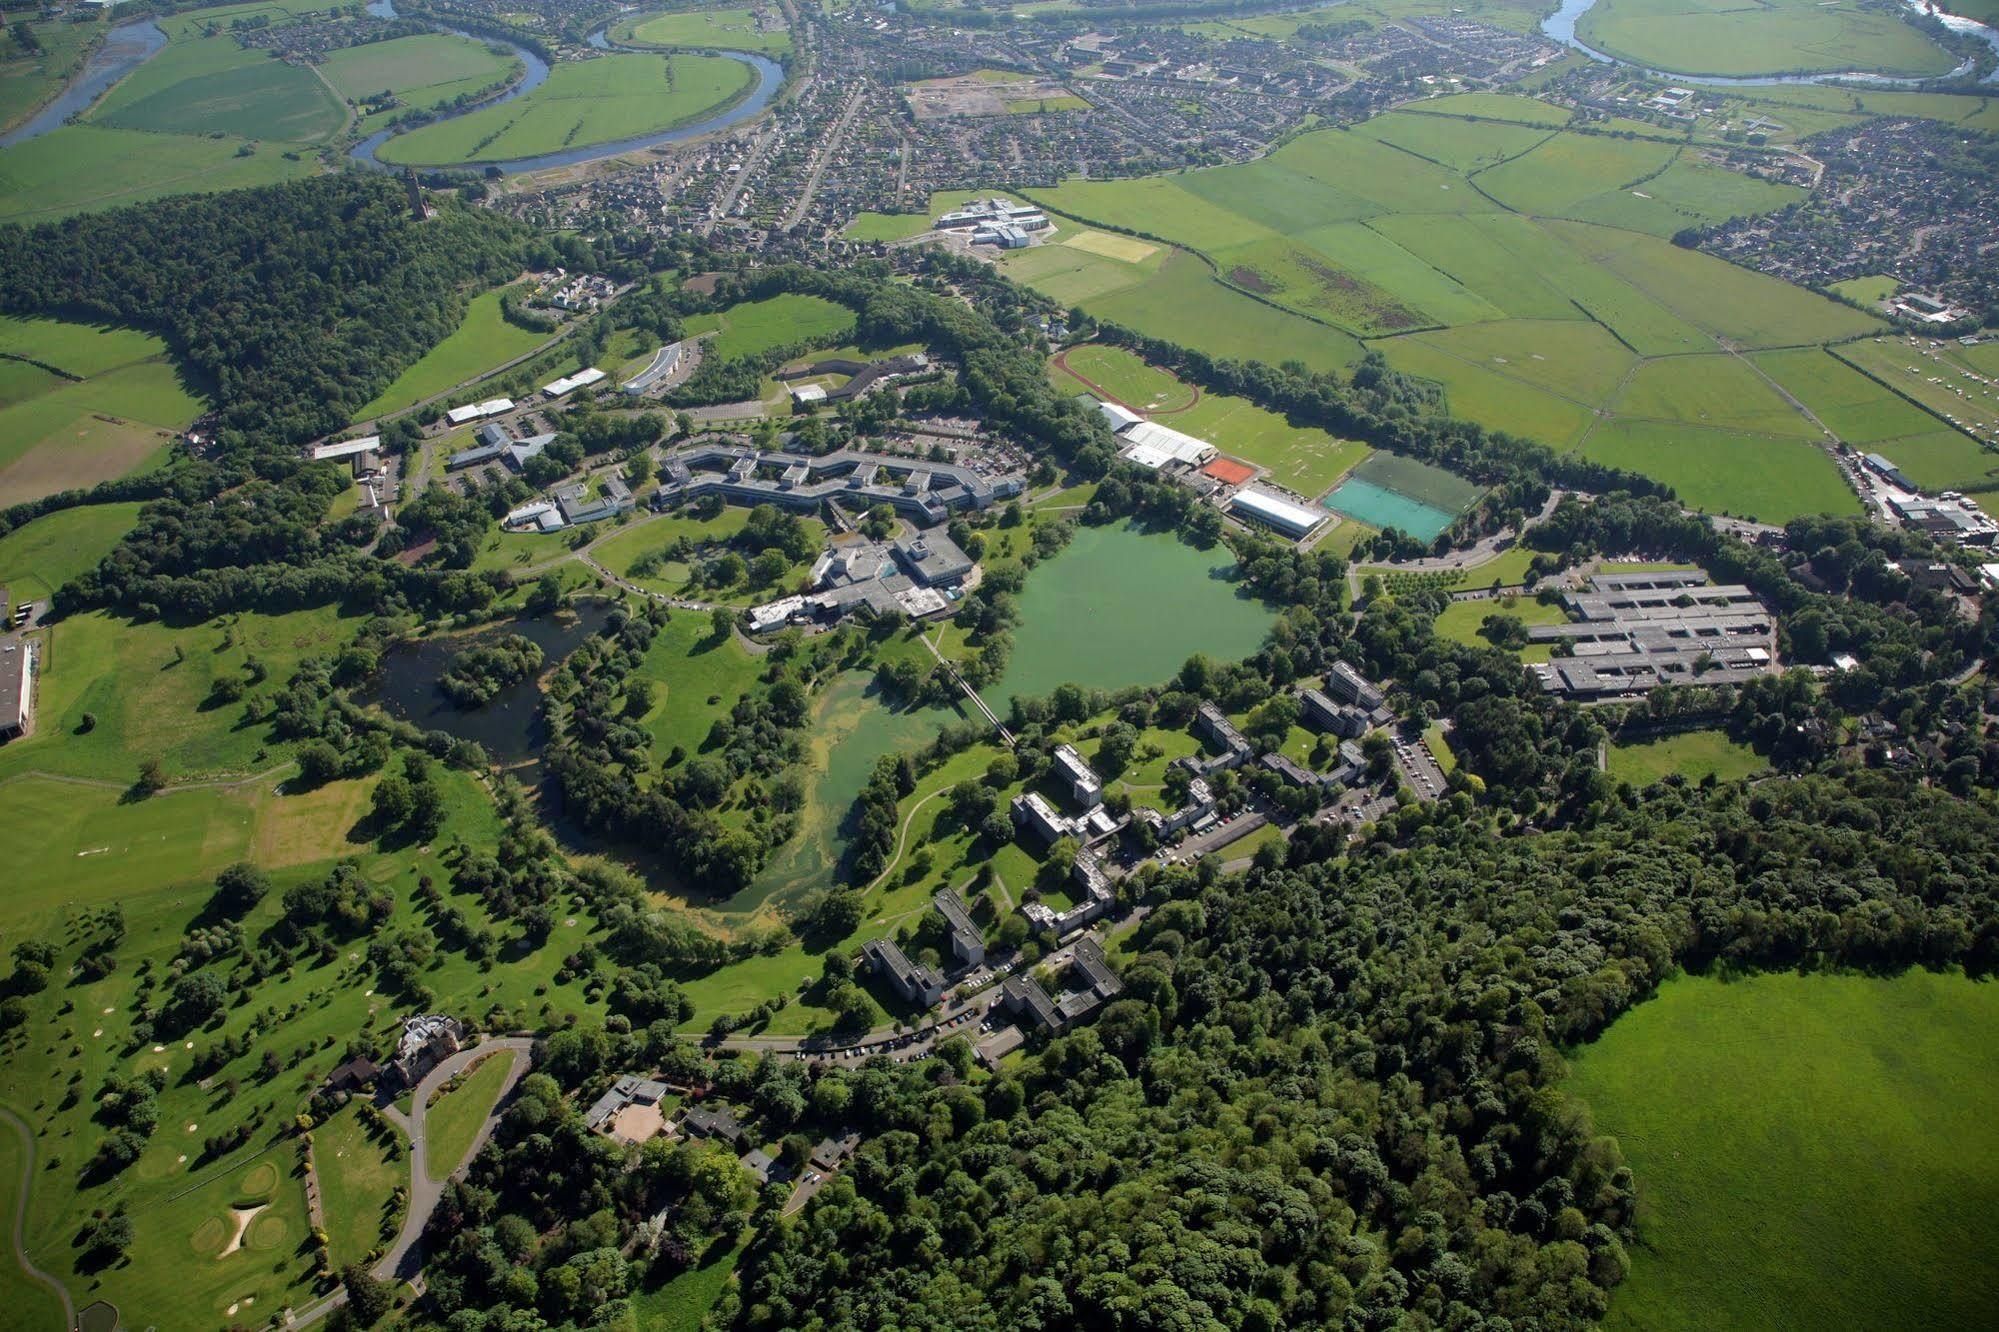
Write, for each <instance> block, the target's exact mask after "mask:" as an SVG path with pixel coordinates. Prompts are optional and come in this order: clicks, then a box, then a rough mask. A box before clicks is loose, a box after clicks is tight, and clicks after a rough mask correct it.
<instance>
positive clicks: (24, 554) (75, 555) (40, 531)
mask: <svg viewBox="0 0 1999 1332" xmlns="http://www.w3.org/2000/svg"><path fill="white" fill-rule="evenodd" d="M138 517H139V505H138V504H137V503H136V502H134V503H124V504H88V505H82V506H80V507H78V508H74V509H62V510H59V511H57V512H55V513H51V514H46V515H44V516H42V517H40V518H37V519H35V520H34V521H33V522H29V523H23V524H22V525H21V526H19V527H17V528H15V529H14V530H13V531H11V532H9V533H8V534H7V535H6V536H0V587H4V588H6V589H7V596H8V598H9V600H10V601H12V602H15V603H19V602H23V601H45V600H47V599H48V597H49V596H50V594H52V593H53V592H54V591H55V590H56V589H57V588H59V587H61V586H62V585H63V584H64V583H67V582H68V581H69V580H70V579H72V578H74V577H76V576H77V575H78V574H80V573H83V572H84V571H86V570H88V569H91V568H93V567H95V566H96V564H97V562H98V561H99V560H101V559H103V558H104V557H105V556H106V555H108V554H110V553H111V548H112V547H113V546H114V545H116V544H117V543H118V538H120V537H122V536H124V535H125V533H126V532H128V531H130V530H131V529H132V524H133V523H135V522H137V521H138Z"/></svg>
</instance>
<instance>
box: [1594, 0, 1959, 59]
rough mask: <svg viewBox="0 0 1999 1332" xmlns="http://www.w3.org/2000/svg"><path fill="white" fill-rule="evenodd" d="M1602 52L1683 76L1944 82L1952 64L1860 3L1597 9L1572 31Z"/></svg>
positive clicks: (1607, 0) (1617, 2)
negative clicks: (1859, 76) (1890, 77)
mask: <svg viewBox="0 0 1999 1332" xmlns="http://www.w3.org/2000/svg"><path fill="white" fill-rule="evenodd" d="M1576 35H1577V36H1578V37H1580V38H1582V40H1584V41H1585V42H1588V43H1589V44H1590V45H1591V46H1594V47H1596V48H1597V49H1598V50H1599V51H1605V52H1608V53H1609V54H1611V55H1614V56H1619V57H1621V58H1623V59H1625V60H1629V61H1631V62H1633V63H1635V64H1638V65H1642V66H1645V67H1647V68H1651V69H1662V70H1671V71H1673V72H1675V73H1680V74H1719V75H1725V76H1730V77H1735V76H1741V75H1753V74H1799V73H1827V72H1832V73H1840V72H1845V71H1848V70H1860V71H1866V72H1871V73H1877V74H1903V75H1926V74H1942V73H1945V72H1946V71H1948V70H1949V69H1950V68H1951V67H1952V66H1953V65H1955V64H1956V63H1957V60H1956V58H1955V57H1953V56H1951V55H1950V54H1949V53H1948V52H1946V51H1944V50H1943V48H1941V47H1939V46H1938V45H1937V44H1936V43H1934V42H1932V41H1931V40H1930V39H1929V38H1927V37H1925V36H1924V35H1923V34H1922V33H1920V32H1919V31H1917V30H1916V29H1915V28H1914V27H1913V26H1911V25H1909V24H1907V23H1904V22H1902V21H1901V20H1900V19H1898V18H1897V17H1895V15H1894V14H1893V13H1891V12H1888V11H1885V10H1882V9H1877V8H1870V7H1866V6H1863V5H1861V4H1859V3H1857V0H1839V2H1838V3H1823V2H1822V0H1765V3H1762V4H1758V5H1742V6H1730V5H1725V4H1721V3H1717V2H1716V0H1703V3H1698V4H1692V5H1689V4H1687V3H1685V0H1601V2H1600V3H1599V4H1597V5H1596V6H1595V7H1594V8H1592V9H1590V10H1589V11H1588V12H1586V13H1585V14H1584V15H1583V16H1582V18H1581V19H1580V20H1579V21H1578V23H1577V25H1576Z"/></svg>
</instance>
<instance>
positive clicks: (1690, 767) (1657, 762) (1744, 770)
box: [1608, 731, 1764, 790]
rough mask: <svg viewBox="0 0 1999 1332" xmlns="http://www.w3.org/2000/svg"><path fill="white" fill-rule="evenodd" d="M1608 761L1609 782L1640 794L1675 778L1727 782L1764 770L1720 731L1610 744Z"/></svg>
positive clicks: (1743, 747) (1752, 755) (1753, 753)
mask: <svg viewBox="0 0 1999 1332" xmlns="http://www.w3.org/2000/svg"><path fill="white" fill-rule="evenodd" d="M1608 757H1609V761H1610V766H1609V768H1608V771H1609V773H1610V776H1611V778H1612V779H1613V780H1615V781H1620V782H1630V783H1631V784H1632V785H1633V786H1635V787H1638V788H1640V789H1641V790H1642V789H1643V788H1645V787H1647V786H1650V785H1651V784H1652V783H1653V782H1656V781H1659V780H1661V779H1662V778H1665V777H1670V776H1674V775H1675V774H1677V775H1678V776H1681V777H1684V778H1686V779H1687V780H1688V781H1690V782H1698V781H1700V780H1701V779H1703V778H1705V777H1710V776H1711V777H1713V778H1714V779H1715V780H1717V781H1723V782H1730V781H1734V780H1736V779H1737V778H1739V777H1748V776H1750V775H1752V774H1754V773H1758V772H1761V771H1762V770H1763V768H1764V763H1763V760H1762V759H1760V758H1758V757H1757V756H1756V751H1755V750H1753V749H1751V748H1749V746H1747V745H1745V744H1741V743H1739V742H1737V741H1734V740H1731V739H1729V738H1728V737H1727V736H1726V735H1723V734H1722V733H1721V732H1720V731H1684V732H1681V733H1680V734H1678V735H1666V736H1660V737H1658V738H1657V739H1652V740H1638V741H1633V742H1631V743H1629V744H1623V743H1612V744H1611V745H1610V746H1609V754H1608Z"/></svg>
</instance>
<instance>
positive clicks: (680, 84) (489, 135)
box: [378, 54, 755, 166]
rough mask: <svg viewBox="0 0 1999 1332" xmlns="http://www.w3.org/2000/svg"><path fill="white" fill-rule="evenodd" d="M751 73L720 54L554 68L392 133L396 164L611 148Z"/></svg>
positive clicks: (625, 57)
mask: <svg viewBox="0 0 1999 1332" xmlns="http://www.w3.org/2000/svg"><path fill="white" fill-rule="evenodd" d="M754 78H755V74H754V73H753V71H751V69H750V68H749V66H747V65H745V64H743V63H742V62H740V61H737V60H731V59H729V58H728V57H726V56H702V55H675V56H656V55H638V54H620V55H607V56H602V57H600V58H598V59H595V60H572V61H564V62H562V63H561V64H558V65H556V66H555V68H554V70H553V71H552V72H551V73H550V74H549V76H548V81H547V82H546V83H544V84H542V85H541V86H540V87H539V88H536V89H535V90H534V91H533V92H531V93H529V94H527V96H525V97H522V98H519V99H517V100H515V101H512V102H506V103H503V104H501V105H498V106H489V107H486V108H484V109H483V110H479V111H474V112H472V113H471V114H470V115H466V116H459V117H457V118H455V119H452V120H446V121H439V122H436V123H433V124H430V125H426V126H424V127H422V128H421V129H417V130H413V131H411V132H410V133H408V134H399V135H397V136H395V137H394V138H392V139H390V140H389V141H388V142H386V143H384V144H383V145H382V147H381V150H380V152H379V153H378V156H379V157H380V158H381V159H382V160H383V161H385V162H391V163H394V164H396V165H402V164H405V163H408V164H412V165H422V166H448V165H452V164H455V163H460V162H505V161H508V160H511V159H514V158H522V157H533V156H536V155H538V154H541V153H552V152H557V151H559V150H562V149H565V148H587V147H590V146H593V145H596V144H604V143H616V142H619V141H620V140H624V139H631V138H637V137H639V136H641V135H645V134H650V133H653V132H655V131H660V130H669V129H672V128H674V127H675V126H677V125H685V124H688V123H689V122H691V121H696V120H699V119H701V118H702V117H703V116H705V115H708V114H710V113H712V112H714V111H717V110H719V109H721V108H722V107H724V106H726V105H728V104H729V103H731V102H733V101H735V100H737V99H738V98H740V97H742V96H743V95H744V94H745V93H746V92H748V91H749V88H750V85H751V83H752V81H753V80H754Z"/></svg>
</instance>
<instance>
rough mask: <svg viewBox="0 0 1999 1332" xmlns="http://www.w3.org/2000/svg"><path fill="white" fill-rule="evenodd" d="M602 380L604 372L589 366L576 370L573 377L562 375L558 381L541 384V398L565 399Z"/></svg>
mask: <svg viewBox="0 0 1999 1332" xmlns="http://www.w3.org/2000/svg"><path fill="white" fill-rule="evenodd" d="M603 378H604V372H603V371H602V370H599V369H598V368H597V367H596V366H594V365H593V366H589V367H587V368H586V369H582V370H578V371H577V372H576V373H575V374H573V375H564V376H563V377H562V378H560V379H557V380H554V381H552V382H550V383H547V384H543V385H542V386H541V392H542V396H543V397H545V398H566V397H568V396H569V395H570V394H572V393H574V392H575V391H576V390H577V389H580V388H588V387H590V386H591V385H592V384H595V383H599V382H601V381H602V380H603Z"/></svg>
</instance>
